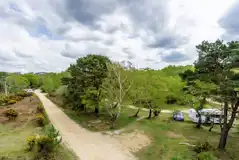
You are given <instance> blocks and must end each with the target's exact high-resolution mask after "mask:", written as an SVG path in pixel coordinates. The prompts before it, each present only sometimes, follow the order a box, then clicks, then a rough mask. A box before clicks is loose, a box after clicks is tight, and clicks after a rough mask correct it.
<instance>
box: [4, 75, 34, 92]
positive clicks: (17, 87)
mask: <svg viewBox="0 0 239 160" xmlns="http://www.w3.org/2000/svg"><path fill="white" fill-rule="evenodd" d="M6 82H7V86H8V91H9V92H10V93H15V92H18V91H22V90H23V89H26V88H29V85H30V83H29V81H28V79H27V78H25V77H24V76H22V75H14V74H13V75H9V76H8V77H7V78H6Z"/></svg>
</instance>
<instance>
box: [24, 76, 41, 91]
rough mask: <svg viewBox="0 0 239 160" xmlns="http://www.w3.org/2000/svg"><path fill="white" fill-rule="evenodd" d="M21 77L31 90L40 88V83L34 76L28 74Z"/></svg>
mask: <svg viewBox="0 0 239 160" xmlns="http://www.w3.org/2000/svg"><path fill="white" fill-rule="evenodd" d="M23 76H24V77H25V78H26V79H27V80H28V81H29V83H30V87H31V88H38V87H39V86H40V81H39V79H38V77H37V76H36V75H35V74H33V73H28V74H24V75H23Z"/></svg>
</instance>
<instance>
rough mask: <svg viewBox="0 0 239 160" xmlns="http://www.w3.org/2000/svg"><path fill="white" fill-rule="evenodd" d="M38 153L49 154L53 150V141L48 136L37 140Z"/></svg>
mask: <svg viewBox="0 0 239 160" xmlns="http://www.w3.org/2000/svg"><path fill="white" fill-rule="evenodd" d="M36 144H37V149H38V152H44V153H46V154H48V153H49V152H51V151H52V150H53V139H52V138H51V137H48V136H39V137H37V138H36Z"/></svg>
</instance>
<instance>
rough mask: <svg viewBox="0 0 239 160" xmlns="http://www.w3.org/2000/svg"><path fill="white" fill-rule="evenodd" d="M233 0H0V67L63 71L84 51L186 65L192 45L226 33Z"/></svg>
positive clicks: (192, 53) (158, 64) (155, 64)
mask: <svg viewBox="0 0 239 160" xmlns="http://www.w3.org/2000/svg"><path fill="white" fill-rule="evenodd" d="M234 2H235V0H227V1H218V0H194V1H191V0H178V1H174V0H168V1H166V0H161V1H157V2H156V1H151V0H139V1H137V3H134V2H133V1H124V0H98V1H95V0H87V1H86V0H51V1H49V0H41V1H33V0H5V1H1V2H0V20H1V25H0V35H1V36H0V44H1V46H0V65H1V66H0V70H6V71H25V72H28V71H61V70H64V69H66V68H67V67H68V66H69V64H70V63H73V62H74V61H75V60H76V58H77V57H80V56H84V55H86V54H89V53H99V54H102V55H107V56H109V57H110V58H111V59H113V60H130V61H131V62H133V63H134V64H135V65H137V66H138V67H153V68H162V67H164V66H166V65H169V64H176V65H177V64H180V65H181V64H190V63H192V62H193V61H194V60H195V58H196V56H197V55H196V51H195V45H197V44H198V43H200V42H201V41H202V40H216V39H217V38H220V37H221V36H222V35H223V34H224V33H225V29H224V28H221V26H220V25H219V23H218V21H219V19H220V18H221V17H222V16H223V15H224V14H225V13H226V12H227V11H228V10H229V9H230V7H231V6H232V4H233V3H234ZM99 6H102V7H99ZM79 7H80V8H79ZM78 8H79V9H78ZM177 57H178V58H177Z"/></svg>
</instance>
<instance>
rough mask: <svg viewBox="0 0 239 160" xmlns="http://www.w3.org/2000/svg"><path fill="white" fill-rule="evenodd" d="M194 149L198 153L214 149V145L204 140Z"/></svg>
mask: <svg viewBox="0 0 239 160" xmlns="http://www.w3.org/2000/svg"><path fill="white" fill-rule="evenodd" d="M193 149H194V151H195V152H196V153H201V152H208V151H211V150H213V147H212V146H211V145H210V144H209V143H208V142H204V143H198V144H197V145H196V146H195V147H194V148H193Z"/></svg>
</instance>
